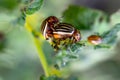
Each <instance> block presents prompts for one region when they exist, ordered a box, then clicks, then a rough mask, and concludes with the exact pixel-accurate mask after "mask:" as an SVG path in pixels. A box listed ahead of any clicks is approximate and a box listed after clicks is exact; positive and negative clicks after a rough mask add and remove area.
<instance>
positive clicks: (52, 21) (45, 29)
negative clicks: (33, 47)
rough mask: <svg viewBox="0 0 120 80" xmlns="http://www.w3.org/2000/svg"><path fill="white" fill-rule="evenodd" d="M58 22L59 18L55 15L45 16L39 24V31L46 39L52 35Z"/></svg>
mask: <svg viewBox="0 0 120 80" xmlns="http://www.w3.org/2000/svg"><path fill="white" fill-rule="evenodd" d="M58 23H59V20H58V19H57V18H56V17H55V16H50V17H48V18H46V19H45V20H44V21H43V22H42V25H41V32H42V34H43V36H44V37H45V39H46V40H48V39H49V38H50V37H52V33H53V31H54V26H55V25H56V24H58Z"/></svg>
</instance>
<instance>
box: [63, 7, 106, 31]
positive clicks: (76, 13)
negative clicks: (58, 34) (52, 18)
mask: <svg viewBox="0 0 120 80" xmlns="http://www.w3.org/2000/svg"><path fill="white" fill-rule="evenodd" d="M101 15H102V17H104V16H106V15H105V14H104V13H102V12H100V11H97V10H93V9H90V8H85V7H80V6H74V5H71V6H69V8H68V9H67V10H65V11H64V13H63V22H67V23H70V24H72V25H74V26H75V28H77V29H80V30H81V29H83V30H88V29H91V26H92V25H93V24H94V21H95V20H96V18H97V17H98V16H101Z"/></svg>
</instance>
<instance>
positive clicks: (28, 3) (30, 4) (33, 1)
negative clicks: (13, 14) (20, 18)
mask: <svg viewBox="0 0 120 80" xmlns="http://www.w3.org/2000/svg"><path fill="white" fill-rule="evenodd" d="M22 2H23V4H24V5H25V6H24V8H23V11H24V12H25V13H26V14H29V15H30V14H33V13H35V12H36V11H38V10H39V9H40V8H41V5H42V3H43V0H22Z"/></svg>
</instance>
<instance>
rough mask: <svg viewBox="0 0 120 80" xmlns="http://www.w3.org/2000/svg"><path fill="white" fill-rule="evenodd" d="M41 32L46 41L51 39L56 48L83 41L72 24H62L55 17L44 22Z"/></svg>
mask: <svg viewBox="0 0 120 80" xmlns="http://www.w3.org/2000/svg"><path fill="white" fill-rule="evenodd" d="M41 32H42V34H43V36H44V37H45V39H46V40H49V39H50V41H51V43H52V46H53V47H54V48H59V47H58V46H60V45H61V44H64V45H66V44H68V43H75V42H78V41H80V39H81V35H80V31H79V30H77V29H75V28H74V27H73V26H72V25H71V24H68V23H60V22H59V20H58V19H57V18H56V17H55V16H50V17H48V18H47V19H45V20H44V21H43V23H42V26H41Z"/></svg>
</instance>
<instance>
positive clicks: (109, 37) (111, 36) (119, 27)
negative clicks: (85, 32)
mask: <svg viewBox="0 0 120 80" xmlns="http://www.w3.org/2000/svg"><path fill="white" fill-rule="evenodd" d="M119 31H120V24H116V25H115V26H114V27H113V28H112V29H110V30H109V31H107V32H104V33H103V34H102V35H101V37H102V42H103V43H104V44H111V45H113V44H114V43H115V42H116V38H117V33H118V32H119Z"/></svg>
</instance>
